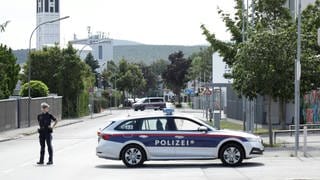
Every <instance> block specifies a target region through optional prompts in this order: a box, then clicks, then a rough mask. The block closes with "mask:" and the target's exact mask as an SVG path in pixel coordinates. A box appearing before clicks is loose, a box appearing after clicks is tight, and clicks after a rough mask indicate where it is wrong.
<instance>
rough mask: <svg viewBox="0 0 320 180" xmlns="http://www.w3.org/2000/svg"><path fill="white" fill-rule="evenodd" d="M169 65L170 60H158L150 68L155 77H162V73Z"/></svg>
mask: <svg viewBox="0 0 320 180" xmlns="http://www.w3.org/2000/svg"><path fill="white" fill-rule="evenodd" d="M168 64H169V61H168V60H164V59H158V60H156V61H154V62H153V63H152V64H151V65H150V68H151V71H152V72H153V73H154V74H155V75H157V76H161V75H162V73H163V72H164V71H165V70H166V69H167V65H168Z"/></svg>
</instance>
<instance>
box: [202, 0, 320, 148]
mask: <svg viewBox="0 0 320 180" xmlns="http://www.w3.org/2000/svg"><path fill="white" fill-rule="evenodd" d="M235 3H236V7H235V10H236V11H235V14H234V15H230V14H229V13H227V12H224V11H223V10H221V9H218V11H219V14H220V15H221V17H222V20H223V21H224V22H225V25H226V27H227V29H228V31H229V32H230V34H231V39H230V41H227V42H225V41H221V40H219V39H217V38H216V36H215V34H214V33H212V32H210V31H209V30H208V29H207V28H206V26H205V25H202V26H201V28H202V30H203V34H204V35H205V37H206V38H207V41H208V42H209V43H210V44H211V47H212V48H213V50H214V51H216V52H218V53H219V54H220V55H221V56H222V57H223V61H224V62H226V63H227V64H228V65H229V67H231V69H232V70H231V72H230V73H228V74H226V75H225V76H226V77H228V78H231V79H233V88H234V89H235V90H236V91H237V93H238V95H239V96H243V97H245V98H249V99H254V98H256V97H257V96H258V95H261V96H265V97H267V99H268V100H267V102H268V116H267V120H268V124H269V130H270V131H271V129H272V128H271V126H272V122H271V113H270V112H271V100H272V99H273V100H275V101H279V103H280V106H279V112H280V113H279V116H280V117H279V119H280V120H281V121H280V123H281V126H282V128H285V125H286V117H285V116H286V112H285V104H286V103H287V102H289V101H292V100H293V97H294V74H295V73H294V69H295V65H294V64H295V59H296V50H297V21H296V20H295V19H294V17H292V16H291V15H290V11H289V9H288V8H286V7H285V3H286V0H269V1H268V3H266V1H264V0H254V1H253V4H252V5H251V6H250V8H249V10H244V11H243V9H244V8H243V2H242V0H235ZM253 7H254V9H253ZM319 10H320V1H319V0H317V1H316V2H315V3H314V4H311V5H309V6H308V7H307V8H306V9H305V10H304V11H303V12H302V59H301V69H302V71H301V87H300V91H301V95H303V94H305V93H306V92H308V91H310V90H313V89H316V88H317V87H320V86H319V85H320V79H319V75H320V63H319V62H320V58H319V56H318V55H319V53H320V48H319V46H318V45H317V43H316V41H317V29H318V28H319V27H320V11H319ZM245 14H248V16H246V15H245ZM243 29H244V30H245V31H243ZM269 133H270V144H271V145H272V138H271V132H269Z"/></svg>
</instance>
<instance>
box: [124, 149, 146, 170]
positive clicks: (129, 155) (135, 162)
mask: <svg viewBox="0 0 320 180" xmlns="http://www.w3.org/2000/svg"><path fill="white" fill-rule="evenodd" d="M144 160H145V153H144V151H143V149H142V148H141V147H140V146H138V145H129V146H127V147H125V148H124V150H123V151H122V161H123V163H124V164H125V165H126V166H127V167H138V166H141V165H142V164H143V162H144Z"/></svg>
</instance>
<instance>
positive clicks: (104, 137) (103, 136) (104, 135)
mask: <svg viewBox="0 0 320 180" xmlns="http://www.w3.org/2000/svg"><path fill="white" fill-rule="evenodd" d="M110 136H111V135H110V134H101V137H102V139H104V140H106V141H107V140H109V139H110Z"/></svg>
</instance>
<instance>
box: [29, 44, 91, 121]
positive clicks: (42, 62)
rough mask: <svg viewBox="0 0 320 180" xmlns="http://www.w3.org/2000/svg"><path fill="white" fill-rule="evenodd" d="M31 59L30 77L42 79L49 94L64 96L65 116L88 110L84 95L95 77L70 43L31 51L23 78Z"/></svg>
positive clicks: (85, 95) (77, 114)
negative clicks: (61, 46) (65, 45)
mask: <svg viewBox="0 0 320 180" xmlns="http://www.w3.org/2000/svg"><path fill="white" fill-rule="evenodd" d="M30 59H31V63H32V64H31V65H32V66H31V67H32V72H31V79H33V80H40V81H42V82H44V83H45V84H47V86H48V87H49V89H50V91H51V93H57V94H58V95H61V96H63V102H62V104H63V108H62V109H63V116H64V117H76V116H79V115H81V114H83V113H84V112H85V111H84V110H83V109H84V108H85V110H86V111H87V109H88V108H87V105H88V98H87V97H88V96H87V94H88V92H89V88H92V87H93V84H94V76H93V74H92V72H91V68H90V67H89V66H88V65H87V64H86V63H84V62H83V61H81V59H80V58H79V56H78V55H77V54H76V50H75V49H74V48H73V47H72V45H71V44H69V45H68V47H67V48H65V49H62V50H61V49H60V48H59V47H57V46H56V47H51V48H44V49H43V50H40V51H34V52H32V53H31V55H30V57H29V60H28V62H27V64H26V66H25V67H24V68H25V69H24V73H25V74H24V79H26V77H27V75H28V69H29V68H28V67H29V64H30ZM80 100H83V101H86V102H81V101H80Z"/></svg>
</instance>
